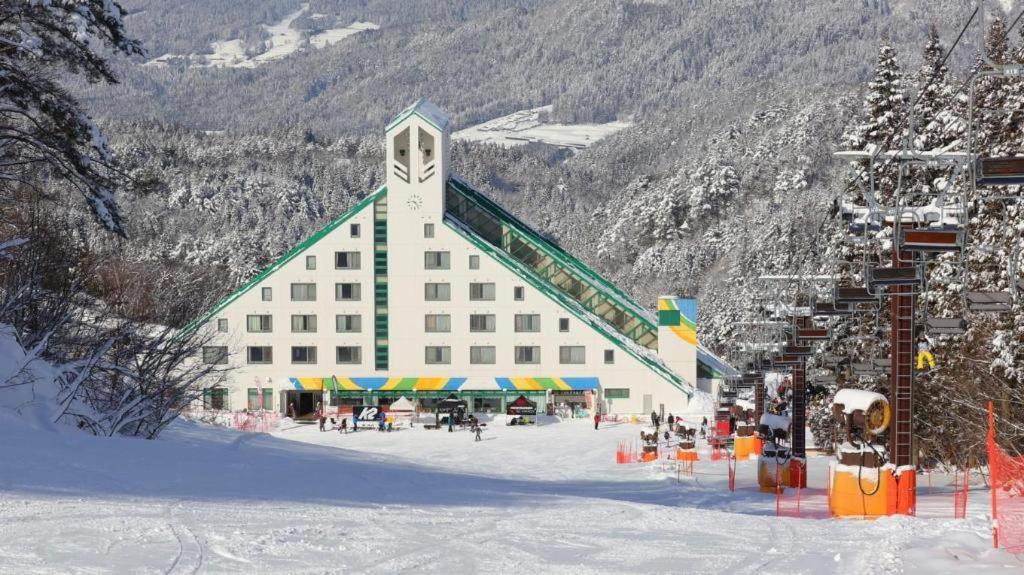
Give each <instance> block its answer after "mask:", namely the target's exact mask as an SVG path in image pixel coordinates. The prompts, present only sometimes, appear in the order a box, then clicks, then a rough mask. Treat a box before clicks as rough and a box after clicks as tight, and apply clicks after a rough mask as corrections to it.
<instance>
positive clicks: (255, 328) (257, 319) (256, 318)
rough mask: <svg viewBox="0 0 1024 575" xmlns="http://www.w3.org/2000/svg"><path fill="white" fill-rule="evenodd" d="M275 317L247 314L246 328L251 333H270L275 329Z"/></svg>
mask: <svg viewBox="0 0 1024 575" xmlns="http://www.w3.org/2000/svg"><path fill="white" fill-rule="evenodd" d="M273 319H274V318H272V317H271V316H269V315H247V316H245V330H246V331H248V332H249V333H270V332H271V331H273V329H274V322H273Z"/></svg>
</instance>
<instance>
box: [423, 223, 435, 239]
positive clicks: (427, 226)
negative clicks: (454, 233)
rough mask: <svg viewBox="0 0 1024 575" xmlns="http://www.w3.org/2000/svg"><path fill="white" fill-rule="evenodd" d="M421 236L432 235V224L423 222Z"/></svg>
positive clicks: (427, 236) (428, 236)
mask: <svg viewBox="0 0 1024 575" xmlns="http://www.w3.org/2000/svg"><path fill="white" fill-rule="evenodd" d="M423 237H425V238H432V237H434V224H423Z"/></svg>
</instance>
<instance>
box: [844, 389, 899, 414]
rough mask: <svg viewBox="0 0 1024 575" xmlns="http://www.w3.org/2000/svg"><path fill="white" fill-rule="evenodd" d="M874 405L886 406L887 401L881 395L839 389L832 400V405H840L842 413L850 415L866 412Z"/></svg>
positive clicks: (871, 392)
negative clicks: (856, 412)
mask: <svg viewBox="0 0 1024 575" xmlns="http://www.w3.org/2000/svg"><path fill="white" fill-rule="evenodd" d="M876 403H882V404H883V405H888V404H889V400H887V399H886V398H885V396H884V395H882V394H881V393H875V392H873V391H867V390H863V389H840V390H839V391H837V392H836V395H835V397H834V398H832V405H842V406H843V413H846V414H851V413H853V412H854V411H857V410H860V411H864V412H866V411H868V410H869V409H871V406H872V405H874V404H876Z"/></svg>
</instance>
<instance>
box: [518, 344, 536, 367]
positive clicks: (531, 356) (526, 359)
mask: <svg viewBox="0 0 1024 575" xmlns="http://www.w3.org/2000/svg"><path fill="white" fill-rule="evenodd" d="M516 363H540V348H539V347H537V346H535V345H517V346H516Z"/></svg>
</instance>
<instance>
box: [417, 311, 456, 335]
mask: <svg viewBox="0 0 1024 575" xmlns="http://www.w3.org/2000/svg"><path fill="white" fill-rule="evenodd" d="M424 330H425V331H426V332H427V333H448V332H450V331H451V330H452V316H450V315H448V314H446V313H445V314H436V315H427V316H426V326H425V328H424Z"/></svg>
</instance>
